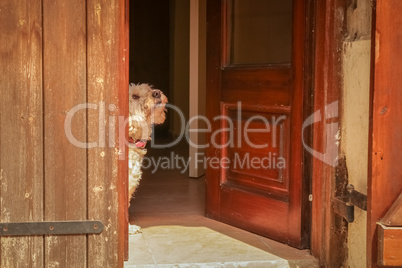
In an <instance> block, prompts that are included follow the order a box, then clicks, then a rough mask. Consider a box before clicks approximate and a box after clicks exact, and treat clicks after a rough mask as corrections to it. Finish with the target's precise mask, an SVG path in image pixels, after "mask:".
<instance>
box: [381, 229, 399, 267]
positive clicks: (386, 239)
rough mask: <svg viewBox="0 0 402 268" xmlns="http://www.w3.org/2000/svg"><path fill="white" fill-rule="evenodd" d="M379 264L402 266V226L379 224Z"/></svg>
mask: <svg viewBox="0 0 402 268" xmlns="http://www.w3.org/2000/svg"><path fill="white" fill-rule="evenodd" d="M377 230H378V265H379V266H397V267H401V266H402V254H401V252H402V228H401V227H387V226H385V225H383V224H381V223H379V224H377Z"/></svg>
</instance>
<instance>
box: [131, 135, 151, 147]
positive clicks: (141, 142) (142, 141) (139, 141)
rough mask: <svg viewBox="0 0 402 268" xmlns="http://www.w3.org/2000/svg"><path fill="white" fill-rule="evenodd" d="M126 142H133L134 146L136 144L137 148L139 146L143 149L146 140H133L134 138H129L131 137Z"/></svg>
mask: <svg viewBox="0 0 402 268" xmlns="http://www.w3.org/2000/svg"><path fill="white" fill-rule="evenodd" d="M128 142H129V143H134V144H135V146H136V147H137V148H139V149H144V148H145V145H147V140H135V141H134V139H133V138H131V137H130V138H129V139H128Z"/></svg>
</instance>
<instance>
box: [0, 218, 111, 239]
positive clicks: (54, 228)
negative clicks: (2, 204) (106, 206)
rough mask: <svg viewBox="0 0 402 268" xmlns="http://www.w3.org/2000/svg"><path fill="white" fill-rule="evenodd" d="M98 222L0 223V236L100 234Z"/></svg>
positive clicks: (100, 223) (100, 226)
mask: <svg viewBox="0 0 402 268" xmlns="http://www.w3.org/2000/svg"><path fill="white" fill-rule="evenodd" d="M102 231H103V223H102V222H100V221H54V222H1V223H0V236H21V235H24V236H29V235H67V234H100V233H102Z"/></svg>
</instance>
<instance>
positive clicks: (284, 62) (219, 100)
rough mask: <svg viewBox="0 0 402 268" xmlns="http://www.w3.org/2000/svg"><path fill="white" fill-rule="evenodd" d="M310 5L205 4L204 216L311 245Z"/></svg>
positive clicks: (229, 0)
mask: <svg viewBox="0 0 402 268" xmlns="http://www.w3.org/2000/svg"><path fill="white" fill-rule="evenodd" d="M305 2H306V1H303V0H295V1H293V0H281V1H276V0H221V1H208V6H207V12H208V26H207V27H208V28H207V36H208V38H207V40H208V41H207V42H208V43H207V46H208V49H207V53H208V63H207V90H208V92H207V101H208V104H207V110H208V117H209V120H210V122H211V123H212V132H211V133H212V134H211V135H210V136H209V141H210V145H211V147H210V148H209V150H208V153H207V159H206V161H207V168H208V169H207V178H206V182H207V200H206V204H207V215H208V216H209V217H212V218H215V219H218V220H220V221H223V222H226V223H229V224H231V225H234V226H238V227H241V228H244V229H246V230H250V231H252V232H255V233H258V234H262V235H264V236H267V237H270V238H273V239H276V240H279V241H282V242H284V243H288V244H290V245H292V246H295V247H305V246H306V239H305V238H306V237H305V235H306V233H307V232H306V230H305V229H304V228H305V227H306V226H308V222H309V218H308V216H307V215H308V213H306V212H305V209H306V208H307V206H308V204H307V206H306V204H303V202H302V200H303V193H304V192H303V186H304V183H305V182H304V181H303V177H302V158H303V156H302V137H301V130H302V123H303V92H304V91H303V90H304V75H305V73H304V71H303V67H304V51H305V48H306V46H305V40H306V39H305V36H306V33H305V24H306V23H305V22H306V15H305V13H306V12H305V10H306V7H305V6H306V4H305Z"/></svg>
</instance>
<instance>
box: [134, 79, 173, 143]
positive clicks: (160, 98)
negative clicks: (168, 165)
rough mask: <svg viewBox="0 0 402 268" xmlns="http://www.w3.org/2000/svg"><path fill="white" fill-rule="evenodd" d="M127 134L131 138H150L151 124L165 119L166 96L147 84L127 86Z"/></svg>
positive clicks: (160, 122) (159, 122)
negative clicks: (128, 117)
mask: <svg viewBox="0 0 402 268" xmlns="http://www.w3.org/2000/svg"><path fill="white" fill-rule="evenodd" d="M129 94H130V95H129V111H130V120H129V135H130V137H132V138H133V139H135V140H136V139H150V136H151V130H152V128H151V127H152V124H162V123H163V122H164V121H165V119H166V114H165V112H166V109H165V105H166V103H167V102H168V99H167V97H166V96H165V95H164V94H163V93H162V91H160V90H158V89H153V88H152V87H151V86H149V85H147V84H139V85H135V84H130V86H129Z"/></svg>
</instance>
